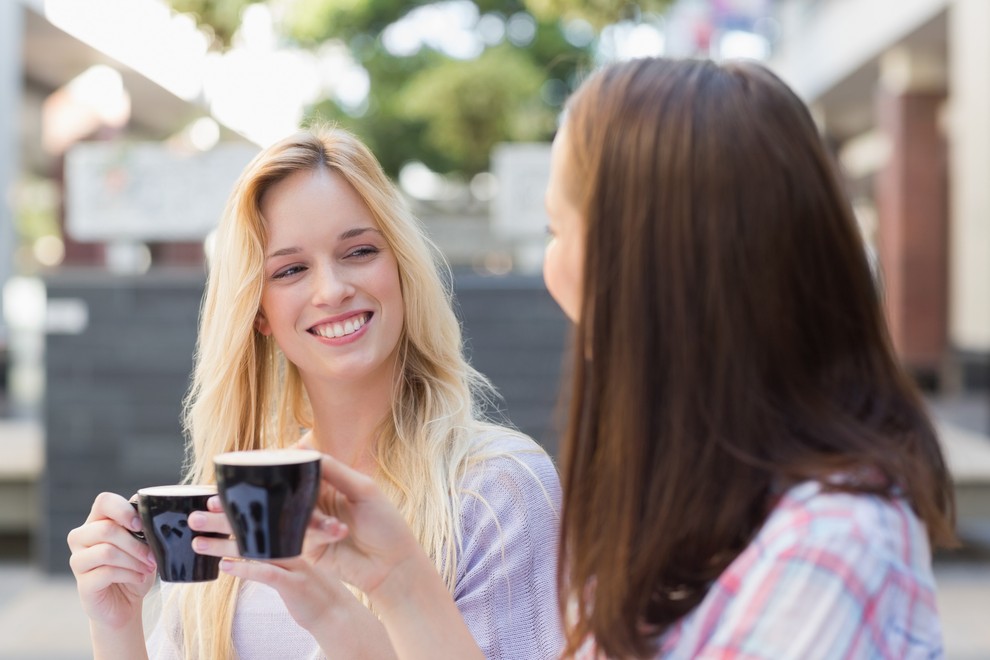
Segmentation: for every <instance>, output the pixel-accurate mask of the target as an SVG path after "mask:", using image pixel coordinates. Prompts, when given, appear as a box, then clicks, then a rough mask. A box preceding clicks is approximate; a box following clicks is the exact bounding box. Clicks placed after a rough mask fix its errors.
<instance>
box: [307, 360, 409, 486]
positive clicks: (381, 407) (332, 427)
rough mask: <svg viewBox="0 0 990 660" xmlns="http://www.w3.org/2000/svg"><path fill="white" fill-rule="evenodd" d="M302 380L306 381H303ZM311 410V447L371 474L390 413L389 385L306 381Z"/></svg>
mask: <svg viewBox="0 0 990 660" xmlns="http://www.w3.org/2000/svg"><path fill="white" fill-rule="evenodd" d="M304 380H305V379H304ZM305 385H306V393H307V395H308V396H309V401H310V404H311V407H312V410H313V429H312V435H311V437H310V444H312V445H313V448H314V449H317V450H319V451H321V452H324V453H327V454H330V455H331V456H333V457H335V458H337V459H338V460H340V461H343V462H345V463H346V464H347V465H350V466H351V467H353V468H355V469H357V470H360V471H361V472H364V473H366V474H371V473H373V472H374V471H375V470H376V463H375V460H374V450H375V442H376V439H377V438H376V434H377V432H378V430H379V428H380V427H381V423H382V421H383V420H385V419H386V418H387V417H388V416H389V415H390V414H391V399H392V383H391V382H389V381H386V380H383V379H379V380H378V382H375V383H366V384H357V383H341V382H331V381H316V382H306V384H305Z"/></svg>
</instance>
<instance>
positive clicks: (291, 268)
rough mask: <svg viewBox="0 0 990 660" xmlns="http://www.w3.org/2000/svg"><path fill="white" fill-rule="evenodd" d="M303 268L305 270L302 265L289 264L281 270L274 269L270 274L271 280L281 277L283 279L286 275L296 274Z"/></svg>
mask: <svg viewBox="0 0 990 660" xmlns="http://www.w3.org/2000/svg"><path fill="white" fill-rule="evenodd" d="M304 270H306V269H305V268H304V267H303V266H289V267H288V268H283V269H282V270H279V271H275V274H274V275H272V279H273V280H281V279H284V278H286V277H291V276H293V275H296V274H298V273H301V272H303V271H304Z"/></svg>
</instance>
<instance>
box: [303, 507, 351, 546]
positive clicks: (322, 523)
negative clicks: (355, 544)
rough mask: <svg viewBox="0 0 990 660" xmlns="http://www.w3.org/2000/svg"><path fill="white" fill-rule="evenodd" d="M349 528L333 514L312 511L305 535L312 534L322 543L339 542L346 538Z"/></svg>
mask: <svg viewBox="0 0 990 660" xmlns="http://www.w3.org/2000/svg"><path fill="white" fill-rule="evenodd" d="M349 533H350V528H349V527H348V526H347V525H346V524H344V523H343V522H341V521H340V519H338V518H337V517H335V516H327V515H324V514H322V513H314V514H313V517H312V519H310V521H309V532H308V534H307V536H313V537H314V539H315V540H319V541H320V542H322V543H325V544H327V543H340V542H341V541H343V540H344V539H346V538H347V536H348V534H349Z"/></svg>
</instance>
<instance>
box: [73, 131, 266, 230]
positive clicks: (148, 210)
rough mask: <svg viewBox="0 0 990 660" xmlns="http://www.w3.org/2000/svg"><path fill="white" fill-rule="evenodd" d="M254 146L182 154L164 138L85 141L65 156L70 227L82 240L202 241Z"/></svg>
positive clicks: (213, 224) (255, 148) (215, 220)
mask: <svg viewBox="0 0 990 660" xmlns="http://www.w3.org/2000/svg"><path fill="white" fill-rule="evenodd" d="M257 153H258V148H257V147H256V146H254V145H250V144H242V143H237V144H218V145H217V146H216V147H214V148H213V149H211V150H209V151H206V152H179V151H176V150H174V149H170V148H169V147H168V146H166V145H164V144H162V143H160V142H145V143H116V142H88V143H86V142H84V143H79V144H77V145H76V146H74V147H73V148H72V149H71V150H70V151H69V152H68V154H67V155H66V161H65V186H66V230H67V231H68V233H69V235H70V236H71V237H72V238H73V239H75V240H77V241H128V240H133V241H188V240H202V239H203V238H204V237H206V235H207V234H208V233H209V232H210V231H212V230H213V229H214V228H215V227H216V226H217V223H218V222H219V220H220V215H221V214H222V213H223V209H224V205H225V204H226V202H227V197H228V195H230V191H231V189H232V188H233V186H234V182H235V181H236V180H237V177H238V176H239V175H240V173H241V171H242V170H243V169H244V166H245V165H247V164H248V162H249V161H250V160H251V159H252V158H253V157H254V156H255V154H257Z"/></svg>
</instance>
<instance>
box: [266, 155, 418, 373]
mask: <svg viewBox="0 0 990 660" xmlns="http://www.w3.org/2000/svg"><path fill="white" fill-rule="evenodd" d="M261 212H262V215H263V216H264V217H265V220H266V222H267V224H268V244H267V245H266V246H265V256H266V258H265V269H264V276H265V283H264V289H263V291H262V296H261V310H260V312H259V314H258V319H257V329H258V331H259V332H261V333H262V334H265V335H272V336H273V337H274V339H275V341H276V342H277V343H278V345H279V347H280V348H281V349H282V352H283V353H285V356H286V358H288V360H289V361H290V362H292V363H293V364H294V365H295V366H296V367H297V368H298V369H299V372H300V374H301V375H302V378H303V382H304V383H306V384H307V387H308V386H310V385H311V384H312V383H313V382H315V381H316V380H334V381H349V382H354V381H367V380H369V379H370V380H371V381H376V382H381V380H380V379H386V380H389V379H391V378H393V374H394V364H395V359H396V354H397V347H398V343H399V337H400V336H401V334H402V324H403V305H402V291H401V285H400V282H399V268H398V263H397V262H396V258H395V254H394V253H393V252H392V250H391V249H390V247H389V245H388V242H387V241H386V240H385V237H384V236H383V235H382V233H381V231H380V229H379V227H378V223H377V222H376V221H375V218H374V216H373V215H372V214H371V211H370V210H369V209H368V207H367V205H366V204H365V203H364V201H363V200H362V199H361V197H360V196H359V195H358V194H357V192H356V191H355V190H354V188H353V187H352V186H351V185H350V184H349V183H347V181H346V180H345V179H344V178H343V177H341V176H340V175H339V174H337V173H335V172H332V171H327V170H324V169H318V170H315V171H305V172H297V173H295V174H293V175H291V176H289V177H288V178H286V179H284V180H283V181H280V182H279V183H277V184H275V185H274V186H272V187H271V188H270V189H269V190H268V191H267V192H266V193H265V195H264V197H263V199H262V203H261Z"/></svg>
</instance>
